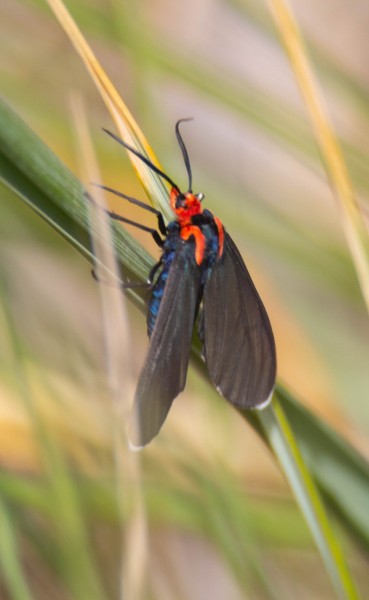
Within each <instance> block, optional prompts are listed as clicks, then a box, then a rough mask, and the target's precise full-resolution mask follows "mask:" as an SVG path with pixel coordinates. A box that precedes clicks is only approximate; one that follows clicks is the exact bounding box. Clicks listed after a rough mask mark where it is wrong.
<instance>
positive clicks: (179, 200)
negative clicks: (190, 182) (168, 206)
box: [176, 194, 185, 208]
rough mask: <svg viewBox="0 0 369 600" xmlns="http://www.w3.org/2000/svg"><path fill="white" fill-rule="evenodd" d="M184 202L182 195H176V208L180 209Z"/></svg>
mask: <svg viewBox="0 0 369 600" xmlns="http://www.w3.org/2000/svg"><path fill="white" fill-rule="evenodd" d="M184 202H185V196H184V194H178V196H177V198H176V208H181V207H182V206H183V204H184Z"/></svg>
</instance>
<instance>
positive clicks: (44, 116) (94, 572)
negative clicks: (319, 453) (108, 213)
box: [0, 0, 369, 600]
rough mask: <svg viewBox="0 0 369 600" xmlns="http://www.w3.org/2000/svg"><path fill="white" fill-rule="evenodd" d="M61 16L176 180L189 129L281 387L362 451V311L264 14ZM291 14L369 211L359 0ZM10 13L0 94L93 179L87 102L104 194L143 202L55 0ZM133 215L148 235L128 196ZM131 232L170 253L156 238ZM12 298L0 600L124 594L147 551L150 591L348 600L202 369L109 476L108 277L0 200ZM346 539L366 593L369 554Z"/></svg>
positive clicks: (367, 450) (208, 5) (0, 381)
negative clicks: (83, 146)
mask: <svg viewBox="0 0 369 600" xmlns="http://www.w3.org/2000/svg"><path fill="white" fill-rule="evenodd" d="M67 7H68V8H69V10H70V11H71V13H72V15H73V16H74V18H75V19H76V21H77V23H78V25H79V26H80V28H81V29H82V31H83V33H84V35H85V36H86V37H87V39H88V41H89V43H90V44H91V46H92V48H93V50H94V52H95V53H96V55H97V57H98V59H99V60H100V61H101V63H102V65H103V67H104V69H105V70H106V72H107V73H108V75H109V76H110V78H111V79H112V81H113V83H114V84H115V85H116V87H117V88H118V90H119V91H120V93H121V95H122V97H123V98H124V100H125V101H126V103H127V104H128V106H129V108H130V110H131V111H132V113H133V115H134V117H135V119H136V121H137V122H138V123H139V125H140V127H141V128H142V130H143V131H144V133H145V135H146V136H147V138H148V140H149V142H150V144H151V145H152V147H153V149H154V150H155V152H156V154H157V156H158V157H159V159H160V161H161V164H162V165H163V167H164V169H165V170H166V172H168V174H169V175H170V177H172V178H173V179H174V180H175V181H176V182H178V184H179V185H182V184H183V185H185V184H186V174H185V169H184V166H183V163H182V159H181V155H180V151H179V149H178V147H177V144H176V140H175V135H174V124H175V122H176V120H177V119H179V118H181V117H193V119H194V120H193V121H192V122H191V123H188V124H186V125H185V126H183V129H182V131H183V137H184V138H185V141H186V144H187V147H188V150H189V153H190V157H191V162H192V169H193V175H194V189H195V191H196V192H200V191H201V192H203V193H204V194H205V196H206V198H205V203H206V208H208V209H209V210H211V211H213V212H214V213H215V214H216V215H217V216H219V217H220V218H221V220H222V221H223V223H224V224H225V227H226V228H227V230H228V231H229V232H230V233H231V235H232V237H233V239H234V240H235V241H236V243H237V245H238V247H239V249H240V251H241V253H242V255H243V257H244V259H245V262H246V264H247V265H248V267H249V270H250V272H251V274H252V276H253V279H254V281H255V283H256V285H257V287H258V290H259V291H260V294H261V296H262V298H263V300H264V303H265V305H266V307H267V310H268V312H269V315H270V318H271V321H272V325H273V328H274V332H275V337H276V343H277V352H278V368H279V377H280V380H281V381H282V382H284V383H285V384H286V386H287V387H288V389H289V390H291V391H292V392H293V394H294V395H296V397H298V398H299V399H300V400H301V402H303V403H304V404H305V405H306V406H308V407H309V408H310V409H311V410H313V411H314V412H315V413H316V414H317V415H319V417H321V418H322V419H324V420H326V421H327V422H329V423H330V424H331V425H332V426H333V427H334V428H335V429H336V430H337V431H339V432H340V434H342V435H343V436H344V437H345V438H346V439H347V440H348V441H349V442H350V443H351V444H352V445H354V446H355V447H356V448H357V449H358V450H359V451H360V453H361V454H363V455H364V456H365V457H366V458H368V456H369V437H368V433H369V405H368V401H367V398H368V342H369V328H368V318H367V312H366V309H365V305H364V302H363V300H362V296H361V292H360V288H359V285H358V282H357V278H356V275H355V272H354V269H353V266H352V262H351V258H350V254H349V252H348V249H347V245H346V241H345V238H344V234H343V230H342V224H341V218H340V210H339V207H338V204H337V203H336V202H335V198H334V197H333V195H332V192H331V189H330V187H329V184H328V182H327V179H326V176H325V172H324V169H323V166H322V163H321V160H320V156H319V152H318V150H317V147H316V145H315V142H314V138H313V132H312V130H311V126H310V123H309V121H308V119H307V116H306V111H305V107H304V106H303V104H302V101H301V99H300V96H299V93H298V89H297V87H296V84H295V81H294V78H293V75H292V73H291V70H290V67H289V64H288V62H287V59H286V57H285V54H284V52H283V49H282V48H281V45H280V43H279V40H278V36H277V34H276V32H275V29H274V26H273V21H272V17H271V15H270V13H269V11H268V6H267V4H266V3H265V4H264V3H260V2H257V1H256V0H255V1H247V0H245V1H243V2H241V1H238V0H224V1H221V0H188V1H187V2H170V1H169V0H151V1H150V2H149V1H144V0H142V1H141V0H140V1H138V0H136V2H129V1H127V0H124V1H120V2H117V1H115V0H111V1H109V2H106V1H103V0H89V1H87V0H84V1H82V0H73V2H68V3H67ZM292 8H293V10H294V11H295V14H296V17H297V19H298V21H299V24H300V26H301V28H302V30H303V33H304V36H305V40H306V43H307V46H308V49H309V52H310V56H311V58H312V62H313V66H314V69H315V71H316V74H317V76H318V78H319V82H320V85H321V88H322V91H323V94H324V99H325V103H326V105H327V107H328V110H329V114H330V116H331V119H332V123H333V125H334V128H335V130H336V132H337V134H338V135H339V137H340V140H341V142H342V146H343V150H344V154H345V159H346V161H347V164H348V167H349V170H350V175H351V177H352V180H353V182H354V185H355V189H356V192H357V196H358V201H359V203H360V205H361V207H362V210H363V214H364V215H365V218H366V215H367V214H368V209H367V206H366V203H367V196H368V191H369V185H368V180H369V177H368V176H369V166H368V161H367V155H368V150H369V142H368V139H369V135H368V132H369V116H368V115H369V111H368V108H369V72H368V68H367V64H368V60H367V57H368V53H369V40H368V36H367V31H368V23H369V7H368V4H367V2H366V1H365V0H356V2H355V3H353V4H352V3H351V4H350V5H348V4H347V3H346V2H344V1H343V0H328V1H327V2H324V3H321V2H318V1H317V0H313V1H310V2H304V1H303V0H293V2H292ZM0 12H1V15H2V16H1V26H0V27H1V35H0V44H1V46H0V65H1V93H2V95H3V97H4V99H5V100H6V101H7V102H8V103H9V104H10V105H11V106H12V107H13V109H14V110H16V111H17V112H18V114H19V115H20V116H21V117H22V118H23V119H24V120H25V121H26V123H27V124H28V125H29V126H30V127H31V128H32V129H33V130H34V131H35V132H36V133H37V134H38V135H39V136H40V137H41V138H42V139H43V141H44V142H45V143H46V144H47V145H48V146H49V147H50V148H51V149H52V150H53V151H54V152H55V153H56V155H57V156H59V157H60V158H61V160H62V161H63V162H64V163H65V164H66V165H67V166H68V167H69V168H70V169H71V170H72V171H73V172H74V173H75V174H76V175H77V176H80V173H81V172H80V164H81V160H80V158H81V157H80V156H79V152H78V145H77V140H76V128H75V123H74V121H73V110H72V105H73V97H75V96H76V95H78V97H80V98H82V100H83V103H84V107H85V111H86V115H87V119H88V123H89V128H90V133H91V136H92V140H93V144H94V148H95V151H96V153H97V157H98V162H99V167H100V170H101V174H102V177H103V180H104V183H105V184H106V185H110V186H112V187H115V188H117V189H119V190H121V191H123V192H124V193H127V194H131V195H133V196H136V197H138V198H140V199H144V198H145V197H144V192H143V191H142V189H141V188H140V186H139V183H138V182H137V179H136V178H135V176H134V173H133V171H132V168H131V166H130V164H129V162H128V160H127V157H126V155H125V154H124V153H123V151H122V150H121V148H119V147H118V146H117V145H116V144H114V143H113V142H112V141H111V140H110V139H109V138H107V136H105V135H104V134H103V132H102V131H101V127H107V128H110V129H113V124H112V123H111V120H110V117H109V115H108V113H107V110H106V108H105V107H104V105H103V103H102V101H101V100H100V98H99V96H98V94H97V92H96V90H95V88H94V86H93V84H92V83H91V81H90V79H89V76H88V74H87V73H86V71H85V69H84V67H83V65H82V64H81V61H80V59H79V57H78V56H77V55H76V53H75V51H74V49H73V48H72V47H71V44H70V42H69V41H68V40H67V38H66V36H65V34H64V33H63V31H62V30H61V28H60V26H59V25H58V23H57V22H56V20H55V18H54V16H53V15H52V14H51V12H50V9H49V8H48V7H47V5H46V2H42V1H41V0H23V1H20V0H0ZM112 206H113V207H114V209H115V210H116V211H119V212H120V213H121V214H125V211H127V206H126V205H125V204H124V203H119V202H113V203H112ZM129 217H130V218H134V219H137V220H139V221H143V222H145V223H147V224H148V225H150V224H151V225H155V223H153V222H152V220H150V217H148V216H147V215H146V214H143V215H142V211H141V212H140V211H139V210H135V209H132V207H129ZM132 233H133V235H134V236H135V237H136V238H137V239H139V240H140V242H141V243H142V244H143V245H144V246H145V247H146V248H147V249H148V250H149V251H150V253H152V254H153V256H154V257H157V256H158V249H157V247H156V246H155V245H154V243H153V242H152V240H151V238H150V236H148V235H146V234H143V233H141V232H138V231H133V232H132ZM0 288H1V296H2V307H1V312H0V339H1V343H0V356H1V361H0V493H1V498H2V500H1V502H0V522H3V524H5V522H6V521H5V520H4V515H5V512H4V511H5V507H6V510H7V511H8V512H7V514H11V515H12V517H13V521H12V522H13V524H14V529H13V530H12V531H9V532H8V530H7V529H5V530H6V531H7V532H8V534H9V536H8V537H7V538H6V539H7V542H8V543H9V544H14V547H15V548H16V551H15V555H16V556H17V557H18V558H19V563H18V568H19V569H20V568H21V566H22V572H23V575H22V577H23V578H24V581H23V584H22V585H24V586H25V587H24V588H22V587H21V588H20V590H21V591H20V592H19V593H20V595H19V596H16V595H14V594H15V593H14V591H13V592H10V591H9V589H10V588H9V581H8V579H7V577H4V578H3V581H2V583H0V589H1V590H2V591H1V595H0V597H1V598H4V599H6V598H16V597H19V598H32V597H33V598H39V599H41V600H43V599H46V598H48V599H54V598H55V599H59V598H60V599H61V600H64V599H69V598H117V597H118V589H119V585H120V579H121V577H122V571H123V570H124V569H123V568H122V563H123V564H124V565H127V564H128V563H130V559H132V558H133V559H134V560H133V567H132V566H131V567H130V568H132V569H133V576H132V577H131V579H133V580H134V581H136V580H137V582H138V583H137V586H138V588H137V589H140V586H141V585H142V588H141V589H143V591H142V592H141V594H142V596H141V597H142V598H148V599H151V598H152V599H159V600H167V599H168V600H169V599H172V598H176V599H181V600H182V598H183V599H184V600H185V599H187V598H191V600H197V599H203V598H210V597H211V598H213V599H214V600H223V599H227V600H239V599H241V598H253V599H255V598H257V599H258V598H260V599H264V598H266V599H269V598H284V599H287V600H288V599H291V600H292V599H294V598H296V597H299V598H301V599H304V598H306V599H307V598H312V597H317V598H324V599H326V598H327V599H330V598H334V594H333V592H332V590H331V587H330V583H329V580H328V577H327V575H326V573H325V572H324V569H323V567H322V564H321V561H320V558H319V556H318V554H317V552H316V550H315V547H314V545H313V543H312V540H311V536H310V534H309V532H308V530H307V527H306V525H305V523H304V520H303V518H302V517H301V515H300V513H299V511H298V508H297V506H296V504H295V502H294V499H293V497H292V496H291V493H290V491H289V489H288V487H287V485H286V483H285V481H284V479H283V476H282V475H281V473H280V470H279V468H278V466H277V465H276V463H275V460H274V459H273V457H272V455H271V454H270V452H269V450H268V449H267V447H266V446H265V445H264V444H263V443H262V442H261V441H260V439H259V437H258V436H257V435H256V434H255V432H254V431H253V430H252V429H251V428H246V429H245V425H244V422H243V421H241V419H240V417H239V415H237V414H236V412H235V411H233V410H231V408H230V407H229V406H228V405H226V403H225V402H224V401H223V400H222V399H221V398H220V397H219V396H218V395H217V394H216V392H215V391H214V390H212V388H211V387H210V386H209V385H208V384H207V382H206V381H205V380H203V379H202V378H200V376H199V374H198V373H196V371H194V370H191V369H190V372H189V377H188V384H187V387H186V391H185V393H183V394H182V395H181V397H180V398H179V399H177V400H176V402H175V403H174V406H173V408H172V410H171V412H170V415H169V418H168V420H167V422H166V423H165V426H164V428H163V430H162V432H161V434H160V436H159V437H158V439H156V440H155V441H154V442H153V443H152V444H151V445H150V446H149V447H148V448H147V449H146V450H145V451H144V452H143V453H142V455H141V456H140V458H139V461H140V463H138V460H136V458H132V457H131V456H130V455H129V453H128V452H127V451H126V450H122V452H121V453H120V461H121V462H120V467H119V468H118V469H117V452H116V450H117V449H116V444H115V440H114V436H113V435H112V429H113V427H112V409H111V402H110V400H109V390H108V386H107V384H106V365H105V347H104V330H103V322H102V317H101V307H100V299H99V289H98V288H99V286H98V285H97V284H96V282H95V281H94V280H93V279H92V277H91V270H90V265H89V264H88V263H87V261H86V260H85V259H83V258H82V257H81V256H80V255H79V254H78V253H77V252H76V250H75V249H73V248H71V247H70V246H69V245H68V243H67V242H66V241H65V240H63V239H62V238H61V237H60V236H58V235H57V234H56V233H55V231H53V230H52V229H51V228H50V227H49V226H48V225H47V224H46V223H44V222H43V221H42V220H41V219H40V218H39V217H38V216H37V215H36V214H34V213H33V212H32V211H31V210H30V209H29V208H27V207H26V206H25V205H24V204H23V203H22V202H21V201H20V200H19V198H17V197H16V196H15V195H12V194H11V192H10V191H8V190H7V189H6V188H5V187H4V188H2V189H1V202H0ZM126 309H127V315H128V323H129V338H128V339H127V340H125V344H128V348H129V351H128V353H126V356H125V359H124V360H126V364H128V365H129V373H130V377H129V379H127V380H126V381H125V385H124V390H122V398H121V401H122V405H123V406H125V407H128V406H129V403H130V400H131V398H132V394H133V390H134V386H135V382H136V381H137V376H138V374H139V371H140V368H141V366H142V363H143V359H144V355H145V349H146V347H147V338H146V325H145V321H144V319H143V317H142V315H141V314H140V313H139V312H138V311H137V310H136V309H135V308H134V307H132V306H130V304H129V303H127V306H126ZM126 347H127V346H126ZM56 474H57V477H56ZM137 477H138V478H139V480H140V485H137ZM348 493H349V490H348ZM117 496H118V497H119V498H120V499H121V502H118V501H117ZM3 502H4V504H2V503H3ZM137 506H139V507H142V510H141V508H140V510H136V509H137ZM9 511H10V513H9ZM135 519H136V520H135ZM122 523H123V527H122V526H121V524H122ZM61 524H62V526H61ZM4 526H5V525H4ZM338 534H339V536H340V537H342V543H343V546H344V548H345V550H346V554H347V557H348V559H349V563H350V566H351V568H352V570H353V572H354V574H355V576H356V579H357V582H358V585H359V587H360V586H361V589H362V590H365V589H366V584H365V582H367V580H368V577H367V568H368V566H367V556H366V553H365V551H364V549H363V548H362V547H360V546H359V545H358V544H357V542H356V541H355V540H354V539H353V538H351V537H350V536H349V535H348V534H347V532H344V531H343V530H341V529H340V528H338ZM0 545H1V542H0ZM122 547H123V551H122ZM81 555H83V557H82V556H81ZM4 556H6V552H5V553H4V554H3V557H4ZM122 557H123V558H122ZM12 568H14V569H16V568H17V563H16V562H15V565H13V566H12ZM136 571H137V573H136ZM5 572H6V573H8V572H9V569H5ZM312 572H313V573H314V577H313V578H312V576H311V574H312ZM19 577H20V581H21V580H22V577H21V575H20V574H19ZM135 577H136V579H135ZM1 586H2V588H1ZM22 590H23V591H22ZM25 590H28V591H27V593H28V594H29V595H28V596H27V595H23V596H22V593H26V591H25ZM86 590H88V593H87V592H86ZM126 597H128V598H130V600H131V598H134V597H135V596H134V592H132V593H131V595H127V596H126Z"/></svg>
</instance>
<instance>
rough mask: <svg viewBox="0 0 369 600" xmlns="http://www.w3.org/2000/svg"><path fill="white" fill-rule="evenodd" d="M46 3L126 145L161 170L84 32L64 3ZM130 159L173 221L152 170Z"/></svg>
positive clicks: (154, 199) (151, 195)
mask: <svg viewBox="0 0 369 600" xmlns="http://www.w3.org/2000/svg"><path fill="white" fill-rule="evenodd" d="M47 2H48V4H49V6H50V8H51V9H52V10H53V12H54V14H55V16H56V18H57V19H58V21H59V23H60V25H61V26H62V27H63V29H64V31H65V33H66V34H67V35H68V37H69V39H70V41H71V42H72V44H73V45H74V47H75V49H76V50H77V52H78V54H79V55H80V57H81V58H82V60H83V62H84V64H85V66H86V68H87V69H88V71H89V73H90V75H91V77H92V79H93V81H94V83H95V85H96V87H97V89H98V90H99V92H100V94H101V97H102V99H103V100H104V102H105V104H106V106H107V108H108V110H109V112H110V114H111V116H112V119H113V120H114V122H115V124H116V127H117V129H118V131H119V133H120V135H121V137H122V139H123V140H124V141H125V142H126V143H127V144H129V145H130V146H133V147H134V148H135V149H136V150H138V151H139V152H141V153H142V154H144V155H146V156H147V157H148V158H149V159H150V160H151V161H152V162H153V163H154V164H155V165H157V166H158V167H159V168H160V164H159V162H158V160H157V159H156V157H155V154H154V152H153V150H152V148H151V147H150V145H149V143H148V141H147V139H146V138H145V136H144V134H143V133H142V131H141V129H140V128H139V126H138V125H137V123H136V121H135V120H134V118H133V116H132V115H131V113H130V111H129V110H128V108H127V106H126V104H125V103H124V102H123V100H122V98H121V97H120V96H119V94H118V92H117V90H116V89H115V87H114V86H113V84H112V83H111V81H110V79H109V78H108V76H107V75H106V73H105V71H104V69H103V68H102V67H101V65H100V63H99V62H98V61H97V59H96V58H95V56H94V54H93V52H92V50H91V48H90V46H89V45H88V43H87V42H86V40H85V38H84V37H83V35H82V33H81V31H80V30H79V29H78V27H77V25H76V23H75V22H74V20H73V19H72V17H71V15H70V14H69V12H68V11H67V9H66V7H65V6H64V4H63V2H62V1H61V0H47ZM129 158H130V160H131V162H132V164H133V166H134V168H135V171H136V173H137V175H138V177H139V179H140V180H141V183H142V185H143V187H144V188H145V191H146V193H147V194H148V196H149V198H150V199H151V201H152V202H153V203H154V204H155V205H157V207H158V208H160V210H161V211H162V212H163V213H164V214H166V216H167V217H168V218H170V216H171V213H170V210H169V206H168V193H167V190H166V187H165V186H164V184H163V182H162V180H161V179H160V177H158V175H156V174H155V173H153V172H152V170H150V169H149V168H148V167H147V166H146V165H145V164H144V163H143V162H142V161H140V160H139V159H138V158H137V157H136V156H134V155H133V154H132V153H129Z"/></svg>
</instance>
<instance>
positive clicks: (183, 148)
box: [176, 117, 193, 194]
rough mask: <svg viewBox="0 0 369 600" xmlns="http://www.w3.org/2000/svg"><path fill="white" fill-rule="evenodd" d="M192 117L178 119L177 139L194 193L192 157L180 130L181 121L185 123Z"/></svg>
mask: <svg viewBox="0 0 369 600" xmlns="http://www.w3.org/2000/svg"><path fill="white" fill-rule="evenodd" d="M192 120H193V119H192V117H189V118H188V119H180V120H179V121H177V123H176V136H177V141H178V144H179V147H180V149H181V151H182V155H183V160H184V163H185V165H186V171H187V175H188V191H189V192H190V193H191V194H192V172H191V164H190V158H189V156H188V152H187V148H186V146H185V143H184V141H183V139H182V136H181V134H180V132H179V125H180V124H181V123H185V122H186V121H192Z"/></svg>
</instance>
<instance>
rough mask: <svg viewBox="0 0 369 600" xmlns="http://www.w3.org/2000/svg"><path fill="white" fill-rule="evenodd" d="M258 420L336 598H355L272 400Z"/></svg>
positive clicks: (305, 471)
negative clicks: (294, 499) (288, 485)
mask: <svg viewBox="0 0 369 600" xmlns="http://www.w3.org/2000/svg"><path fill="white" fill-rule="evenodd" d="M258 418H259V420H260V423H261V425H262V427H263V429H264V432H265V435H266V438H267V440H268V442H269V444H270V446H271V448H272V449H273V452H274V454H275V456H276V457H277V459H278V461H279V463H280V465H281V467H282V470H283V472H284V474H285V476H286V478H287V480H288V482H289V484H290V486H291V489H292V491H293V493H294V495H295V498H296V500H297V502H298V504H299V506H300V509H301V511H302V513H303V515H304V517H305V520H306V522H307V524H308V526H309V528H310V531H311V533H312V536H313V538H314V540H315V543H316V545H317V547H318V549H319V552H320V555H321V557H322V559H323V561H324V564H325V567H326V569H327V572H328V574H329V576H330V578H331V581H332V583H333V586H334V588H335V590H336V592H337V594H338V596H339V597H340V598H346V599H347V598H349V599H355V598H358V595H357V592H356V588H355V584H354V582H353V580H352V577H351V575H350V572H349V570H348V568H347V565H346V563H345V560H344V557H343V554H342V551H341V548H340V546H339V544H338V542H337V539H336V537H335V535H334V533H333V531H332V529H331V526H330V524H329V521H328V519H327V515H326V511H325V508H324V506H323V504H322V502H321V499H320V497H319V494H318V492H317V490H316V487H315V484H314V482H313V480H312V477H311V474H310V472H309V470H308V468H307V466H306V464H305V462H304V459H303V457H302V454H301V453H300V450H299V448H298V444H297V442H296V439H295V437H294V435H293V432H292V430H291V428H290V425H289V423H288V420H287V419H286V416H285V414H284V412H283V409H282V407H281V405H280V403H279V402H278V401H277V400H274V402H273V403H272V405H271V406H269V407H268V408H266V409H265V410H263V411H260V413H259V414H258Z"/></svg>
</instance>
